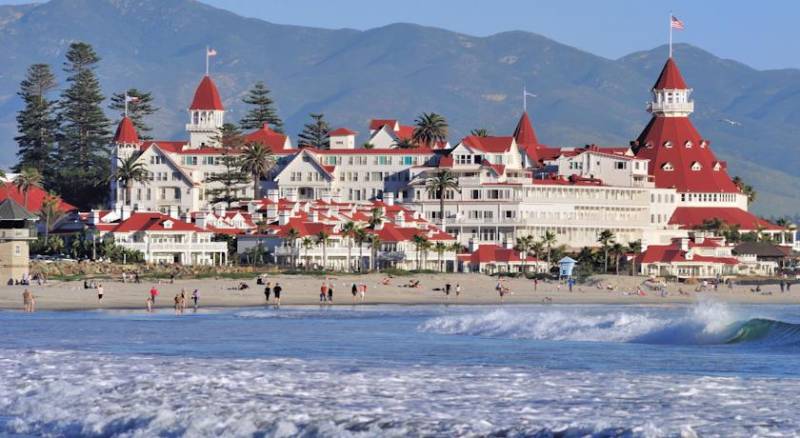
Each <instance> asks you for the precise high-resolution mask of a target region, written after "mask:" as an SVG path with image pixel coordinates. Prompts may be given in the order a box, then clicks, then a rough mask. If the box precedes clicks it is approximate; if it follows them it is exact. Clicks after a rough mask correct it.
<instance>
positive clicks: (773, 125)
mask: <svg viewBox="0 0 800 438" xmlns="http://www.w3.org/2000/svg"><path fill="white" fill-rule="evenodd" d="M76 40H81V41H86V42H88V43H91V44H92V45H93V46H94V47H95V49H96V51H97V52H98V54H99V55H100V56H101V57H102V60H101V62H100V64H99V66H98V68H97V73H98V76H99V77H100V80H101V83H102V86H103V89H104V92H105V94H106V95H107V96H110V95H111V93H113V92H119V91H122V90H125V89H127V88H129V87H136V88H139V89H142V90H147V91H150V92H152V93H153V95H154V97H155V104H156V106H158V107H160V110H159V112H158V113H157V114H156V115H155V116H154V117H152V119H151V120H150V124H151V125H152V126H153V127H154V132H155V135H156V136H157V137H159V138H164V139H172V138H181V137H182V131H183V125H184V124H185V123H186V118H187V113H186V107H187V106H188V104H189V102H190V100H191V96H192V93H193V91H194V88H195V87H196V85H197V83H198V82H199V80H200V79H201V77H202V75H203V73H204V63H205V58H204V51H205V47H206V46H208V45H211V46H213V47H214V48H215V49H216V50H217V51H218V53H219V55H218V56H217V57H216V58H214V59H213V62H212V65H211V74H212V76H213V77H214V79H215V81H216V83H217V85H218V87H219V89H220V93H221V94H222V95H223V99H224V104H225V105H226V108H227V109H228V112H227V114H226V117H227V118H228V120H234V121H236V120H238V119H239V118H240V117H241V115H242V113H243V110H244V108H243V105H242V103H241V98H242V97H243V96H244V94H245V93H246V91H247V89H248V88H249V87H250V86H251V85H252V84H253V83H254V82H255V81H258V80H263V81H264V82H265V83H266V84H267V86H268V87H269V88H270V89H271V90H272V94H273V98H274V99H275V100H276V102H277V105H278V111H279V113H280V115H281V116H282V117H283V118H284V121H285V123H286V130H287V132H288V133H289V134H290V135H292V137H293V138H294V137H296V133H297V132H298V131H299V130H300V129H301V128H302V125H303V123H306V122H307V121H308V120H309V117H308V114H309V113H311V112H323V113H324V114H325V115H326V118H327V119H328V120H329V121H330V123H331V124H332V125H333V126H335V127H336V126H347V127H349V128H351V129H355V130H357V131H361V134H362V135H361V136H360V140H363V139H365V136H366V135H365V134H366V130H367V123H368V120H369V119H370V118H398V119H401V120H402V121H403V122H405V123H411V122H413V120H414V118H415V117H416V116H418V115H419V114H420V113H421V112H423V111H435V112H438V113H441V114H443V115H445V116H446V118H447V120H448V121H449V123H450V126H451V142H453V143H455V142H456V141H457V140H458V139H459V138H460V137H461V136H463V135H465V134H466V133H468V132H469V131H470V130H471V129H473V128H479V127H480V128H486V129H488V130H489V131H490V132H491V133H493V134H506V135H508V134H510V133H511V132H512V130H513V128H514V125H515V123H516V121H517V119H518V117H519V115H520V112H521V110H522V88H523V85H524V86H526V87H527V89H528V90H530V91H531V92H533V93H535V94H536V97H535V98H529V101H528V110H529V113H530V115H531V117H532V119H533V123H534V126H535V128H536V130H537V134H538V137H539V140H540V141H541V142H542V143H545V144H548V145H551V146H582V145H584V144H589V143H594V144H599V145H627V144H628V143H629V142H630V141H631V140H633V139H635V138H636V137H637V135H638V134H639V132H640V131H641V129H642V128H643V127H644V126H645V124H646V123H647V120H648V118H649V115H648V114H647V113H646V112H645V103H646V102H647V101H648V100H649V98H650V88H651V87H652V85H653V83H654V81H655V80H656V77H657V76H658V73H659V70H660V68H661V67H662V66H663V63H664V61H665V57H666V54H667V49H666V47H656V48H654V49H652V50H648V51H641V52H636V53H632V54H630V55H627V56H625V57H622V58H620V59H607V58H603V57H600V56H596V55H593V54H591V53H588V52H585V51H582V50H579V49H576V48H573V47H570V46H567V45H564V44H561V43H559V42H557V41H553V40H551V39H548V38H546V37H544V36H541V35H537V34H535V33H529V32H521V31H511V32H504V33H499V34H495V35H491V36H487V37H476V36H471V35H466V34H462V33H457V32H451V31H447V30H443V29H438V28H431V27H423V26H418V25H414V24H403V23H398V24H392V25H388V26H383V27H379V28H375V29H370V30H365V31H358V30H352V29H338V30H330V29H319V28H310V27H302V26H289V25H281V24H274V23H270V22H267V21H263V20H258V19H252V18H245V17H241V16H238V15H236V14H233V13H231V12H228V11H225V10H221V9H217V8H213V7H211V6H208V5H205V4H203V3H200V2H198V1H195V0H51V1H49V2H47V3H41V4H32V5H21V6H2V7H0V45H2V47H3V50H4V59H6V62H4V63H0V140H1V142H0V151H2V157H3V158H2V160H0V165H2V166H8V165H11V164H13V163H14V161H15V157H14V152H15V150H16V145H15V144H14V141H13V137H14V135H15V131H16V129H15V121H14V116H15V113H16V111H17V110H18V109H19V108H20V105H21V102H20V100H19V99H18V98H17V96H16V92H17V89H18V87H19V82H20V80H22V78H23V76H24V73H25V69H26V68H27V67H28V65H30V64H32V63H36V62H46V63H50V64H51V65H52V66H53V68H54V69H56V70H57V71H58V72H59V76H60V78H61V80H62V82H63V77H64V74H63V73H62V72H61V71H60V69H61V66H62V63H63V61H64V59H63V57H64V53H65V52H66V49H67V48H68V46H69V44H70V43H71V42H72V41H76ZM675 59H676V61H677V63H678V65H679V66H680V68H681V70H682V72H683V76H684V78H685V79H686V80H687V82H688V83H689V85H690V86H692V87H693V88H694V89H695V92H694V95H693V96H694V99H695V108H696V112H695V114H694V115H693V119H694V121H695V124H696V125H697V127H698V129H699V130H700V132H701V133H702V134H703V135H704V137H706V138H708V139H709V140H710V141H711V146H712V148H713V149H714V151H715V152H716V153H717V155H718V156H720V158H722V159H726V160H727V161H728V165H729V168H730V173H731V174H732V175H739V176H741V177H742V178H743V179H744V180H745V181H746V182H747V183H749V184H751V185H753V186H754V187H755V188H756V190H757V191H758V197H757V201H756V203H755V204H754V205H753V206H752V209H753V210H755V211H756V212H757V213H760V214H763V215H768V216H778V215H797V214H798V213H800V203H798V201H800V193H798V190H797V189H796V188H797V187H800V171H798V169H800V157H798V154H797V152H796V151H797V145H798V142H799V141H798V138H800V126H799V125H798V121H800V70H796V69H785V70H768V71H760V70H756V69H753V68H750V67H748V66H747V65H744V64H742V63H740V62H736V61H733V60H727V59H721V58H719V57H716V56H714V55H713V54H711V53H708V52H706V51H704V50H702V49H700V48H697V47H694V46H691V45H685V44H679V45H676V46H675ZM109 116H110V117H111V118H113V119H118V117H119V115H118V114H111V113H110V112H109Z"/></svg>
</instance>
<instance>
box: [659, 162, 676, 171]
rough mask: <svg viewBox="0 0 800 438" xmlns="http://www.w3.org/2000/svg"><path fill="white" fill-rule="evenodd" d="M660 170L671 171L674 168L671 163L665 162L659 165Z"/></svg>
mask: <svg viewBox="0 0 800 438" xmlns="http://www.w3.org/2000/svg"><path fill="white" fill-rule="evenodd" d="M661 170H663V171H665V172H672V171H673V170H675V167H674V166H673V165H672V163H670V162H666V163H664V164H662V165H661Z"/></svg>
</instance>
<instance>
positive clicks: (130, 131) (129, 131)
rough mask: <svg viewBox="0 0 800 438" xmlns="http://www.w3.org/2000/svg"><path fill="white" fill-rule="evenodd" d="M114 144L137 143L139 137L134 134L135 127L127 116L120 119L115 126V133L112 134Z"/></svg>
mask: <svg viewBox="0 0 800 438" xmlns="http://www.w3.org/2000/svg"><path fill="white" fill-rule="evenodd" d="M114 143H118V144H136V143H139V135H138V134H137V133H136V127H135V126H133V122H132V121H131V119H130V118H128V116H125V117H123V118H122V120H120V121H119V125H117V132H116V134H114Z"/></svg>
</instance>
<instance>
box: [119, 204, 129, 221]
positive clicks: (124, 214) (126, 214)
mask: <svg viewBox="0 0 800 438" xmlns="http://www.w3.org/2000/svg"><path fill="white" fill-rule="evenodd" d="M130 217H131V207H130V206H129V205H123V206H122V215H121V216H120V219H121V220H123V221H126V220H128V218H130Z"/></svg>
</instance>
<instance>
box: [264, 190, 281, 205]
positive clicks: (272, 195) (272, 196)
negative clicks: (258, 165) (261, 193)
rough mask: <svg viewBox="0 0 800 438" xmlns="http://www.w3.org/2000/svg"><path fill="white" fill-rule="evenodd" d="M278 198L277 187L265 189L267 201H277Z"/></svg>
mask: <svg viewBox="0 0 800 438" xmlns="http://www.w3.org/2000/svg"><path fill="white" fill-rule="evenodd" d="M279 198H280V192H279V191H278V189H269V190H267V199H269V202H274V203H276V204H277V203H278V199H279Z"/></svg>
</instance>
